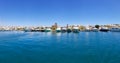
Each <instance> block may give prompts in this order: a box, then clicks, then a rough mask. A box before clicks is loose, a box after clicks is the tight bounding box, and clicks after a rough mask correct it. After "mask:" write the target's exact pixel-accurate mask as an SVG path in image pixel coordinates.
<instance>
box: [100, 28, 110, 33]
mask: <svg viewBox="0 0 120 63" xmlns="http://www.w3.org/2000/svg"><path fill="white" fill-rule="evenodd" d="M100 31H101V32H108V31H109V29H108V28H107V27H102V28H100Z"/></svg>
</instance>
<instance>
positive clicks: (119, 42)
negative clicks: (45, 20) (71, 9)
mask: <svg viewBox="0 0 120 63" xmlns="http://www.w3.org/2000/svg"><path fill="white" fill-rule="evenodd" d="M119 36H120V33H118V32H117V33H113V32H107V33H104V32H80V33H54V32H53V33H52V32H47V33H44V32H0V63H120V60H119V58H120V49H119V48H120V38H119Z"/></svg>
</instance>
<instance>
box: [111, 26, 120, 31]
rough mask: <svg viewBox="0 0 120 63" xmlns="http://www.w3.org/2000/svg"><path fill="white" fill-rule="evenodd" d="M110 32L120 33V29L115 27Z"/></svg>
mask: <svg viewBox="0 0 120 63" xmlns="http://www.w3.org/2000/svg"><path fill="white" fill-rule="evenodd" d="M110 31H111V32H120V28H118V27H113V28H110Z"/></svg>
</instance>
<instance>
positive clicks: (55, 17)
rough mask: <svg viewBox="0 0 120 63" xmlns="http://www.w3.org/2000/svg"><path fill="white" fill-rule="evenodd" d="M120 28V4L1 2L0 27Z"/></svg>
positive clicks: (100, 0) (99, 0) (106, 0)
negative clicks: (96, 25) (108, 25)
mask: <svg viewBox="0 0 120 63" xmlns="http://www.w3.org/2000/svg"><path fill="white" fill-rule="evenodd" d="M55 22H56V23H58V25H61V26H64V25H66V24H70V25H76V24H77V25H80V24H81V25H95V24H120V0H0V25H15V26H16V25H20V26H41V25H42V26H51V25H52V24H54V23H55Z"/></svg>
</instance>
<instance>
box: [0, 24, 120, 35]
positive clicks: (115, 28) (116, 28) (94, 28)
mask: <svg viewBox="0 0 120 63" xmlns="http://www.w3.org/2000/svg"><path fill="white" fill-rule="evenodd" d="M3 31H24V32H57V33H59V32H62V33H66V32H67V33H71V32H73V33H79V32H108V31H110V32H120V24H111V25H88V26H83V25H68V24H67V25H66V26H63V27H61V26H59V25H58V24H57V23H55V24H54V25H52V26H51V27H45V26H37V27H34V26H32V27H23V26H0V32H3Z"/></svg>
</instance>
